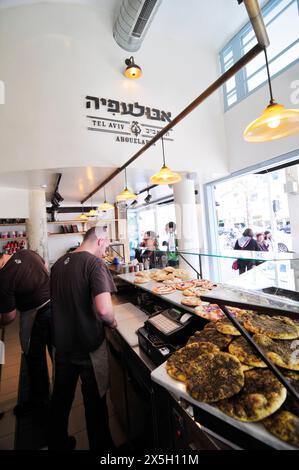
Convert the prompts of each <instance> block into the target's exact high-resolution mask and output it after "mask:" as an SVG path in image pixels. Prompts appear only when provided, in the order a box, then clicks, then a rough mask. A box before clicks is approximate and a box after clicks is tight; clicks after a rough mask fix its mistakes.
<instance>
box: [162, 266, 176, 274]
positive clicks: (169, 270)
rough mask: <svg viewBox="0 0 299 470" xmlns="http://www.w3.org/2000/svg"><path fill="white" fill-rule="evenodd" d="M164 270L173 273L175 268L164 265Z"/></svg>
mask: <svg viewBox="0 0 299 470" xmlns="http://www.w3.org/2000/svg"><path fill="white" fill-rule="evenodd" d="M164 271H165V272H166V273H173V272H174V271H175V268H173V267H172V266H166V268H164Z"/></svg>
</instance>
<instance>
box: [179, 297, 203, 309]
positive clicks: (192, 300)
mask: <svg viewBox="0 0 299 470" xmlns="http://www.w3.org/2000/svg"><path fill="white" fill-rule="evenodd" d="M181 304H182V305H188V307H196V306H198V305H201V300H200V299H199V298H198V297H182V299H181Z"/></svg>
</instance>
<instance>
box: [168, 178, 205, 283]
mask: <svg viewBox="0 0 299 470" xmlns="http://www.w3.org/2000/svg"><path fill="white" fill-rule="evenodd" d="M173 195H174V203H175V215H176V225H177V228H176V232H177V237H178V243H179V250H194V251H195V252H196V251H198V250H199V233H198V211H197V207H196V201H195V188H194V181H193V180H192V179H188V178H187V177H185V176H184V177H183V178H182V181H180V183H177V184H175V185H174V186H173ZM184 257H185V258H186V259H187V260H188V261H189V262H190V264H192V266H194V268H195V269H196V270H197V271H198V270H199V262H198V257H197V256H190V255H187V256H186V255H184ZM180 265H182V266H184V268H185V269H187V270H188V272H189V273H190V275H192V277H194V275H195V273H194V271H193V270H192V269H191V268H190V267H189V266H188V265H187V263H185V262H183V261H182V259H180Z"/></svg>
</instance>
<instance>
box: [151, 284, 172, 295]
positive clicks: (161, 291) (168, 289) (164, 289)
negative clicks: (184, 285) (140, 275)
mask: <svg viewBox="0 0 299 470" xmlns="http://www.w3.org/2000/svg"><path fill="white" fill-rule="evenodd" d="M175 291H176V289H175V287H173V286H166V285H163V286H156V287H153V288H152V292H153V293H154V294H158V295H166V294H172V293H173V292H175Z"/></svg>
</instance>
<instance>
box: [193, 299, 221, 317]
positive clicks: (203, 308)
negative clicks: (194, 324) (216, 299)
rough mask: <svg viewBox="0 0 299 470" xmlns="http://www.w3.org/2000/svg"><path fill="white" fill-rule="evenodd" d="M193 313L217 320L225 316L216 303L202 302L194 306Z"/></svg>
mask: <svg viewBox="0 0 299 470" xmlns="http://www.w3.org/2000/svg"><path fill="white" fill-rule="evenodd" d="M195 313H196V315H198V316H199V317H201V318H205V319H206V320H211V321H218V320H221V319H222V318H224V317H225V315H224V313H223V312H222V310H221V308H219V307H218V305H216V304H206V303H202V304H201V305H200V306H199V307H196V308H195Z"/></svg>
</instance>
